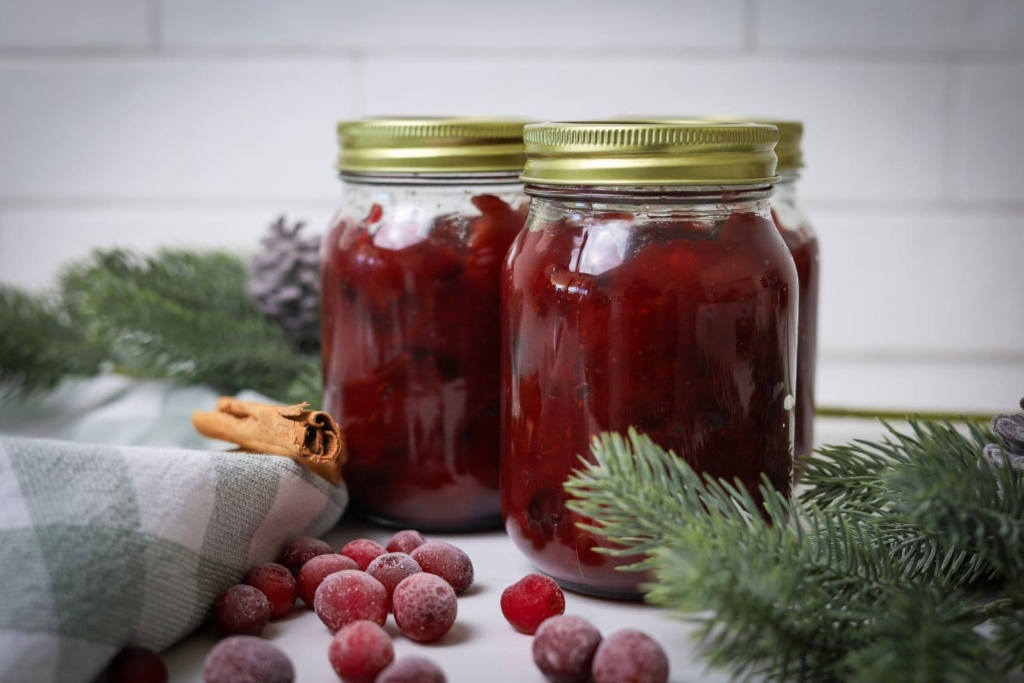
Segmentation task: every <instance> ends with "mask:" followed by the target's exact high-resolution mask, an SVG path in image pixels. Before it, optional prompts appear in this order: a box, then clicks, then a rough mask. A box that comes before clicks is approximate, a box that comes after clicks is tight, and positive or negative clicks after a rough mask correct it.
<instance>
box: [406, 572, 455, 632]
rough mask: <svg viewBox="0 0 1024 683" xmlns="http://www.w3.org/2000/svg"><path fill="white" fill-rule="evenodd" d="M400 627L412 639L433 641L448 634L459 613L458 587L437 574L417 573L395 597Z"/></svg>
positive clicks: (407, 579)
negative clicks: (454, 586)
mask: <svg viewBox="0 0 1024 683" xmlns="http://www.w3.org/2000/svg"><path fill="white" fill-rule="evenodd" d="M391 609H392V610H393V611H394V613H395V623H396V624H398V629H399V630H400V631H401V632H402V633H403V634H405V635H406V636H407V637H408V638H411V639H412V640H415V641H418V642H420V643H429V642H432V641H435V640H437V639H438V638H440V637H442V636H443V635H444V634H446V633H448V631H449V629H451V627H452V624H454V623H455V617H456V615H457V614H458V612H459V603H458V598H456V597H455V590H454V589H453V588H452V587H451V586H450V585H449V584H448V582H447V581H445V580H444V579H442V578H441V577H440V576H435V575H434V574H423V573H421V574H413V575H412V576H410V577H408V578H406V579H404V580H403V581H402V582H401V583H399V584H398V586H397V587H396V588H395V592H394V595H392V597H391Z"/></svg>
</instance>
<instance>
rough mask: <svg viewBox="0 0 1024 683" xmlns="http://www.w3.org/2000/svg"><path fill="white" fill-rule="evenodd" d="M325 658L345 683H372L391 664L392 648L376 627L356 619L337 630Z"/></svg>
mask: <svg viewBox="0 0 1024 683" xmlns="http://www.w3.org/2000/svg"><path fill="white" fill-rule="evenodd" d="M327 658H328V659H329V660H330V661H331V666H332V667H333V668H334V672H335V673H336V674H338V676H340V677H341V680H343V681H345V683H374V681H375V680H376V679H377V674H379V673H380V672H381V670H382V669H384V667H386V666H387V665H388V664H390V663H391V662H392V661H393V660H394V658H395V647H394V645H392V643H391V636H389V635H388V632H387V631H385V630H384V629H383V628H381V627H380V625H379V624H375V623H374V622H372V621H366V620H365V619H360V620H359V621H353V622H352V623H350V624H346V625H345V626H342V627H341V628H340V629H338V632H337V633H335V634H334V640H332V641H331V646H330V647H329V648H328V649H327Z"/></svg>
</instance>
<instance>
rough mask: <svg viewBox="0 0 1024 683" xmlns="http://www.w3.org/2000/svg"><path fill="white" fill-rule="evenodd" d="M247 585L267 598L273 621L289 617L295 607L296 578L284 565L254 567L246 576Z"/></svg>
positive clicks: (273, 564) (272, 564)
mask: <svg viewBox="0 0 1024 683" xmlns="http://www.w3.org/2000/svg"><path fill="white" fill-rule="evenodd" d="M245 583H246V584H247V585H250V586H252V587H253V588H255V589H256V590H258V591H259V592H260V593H263V595H265V596H267V600H269V601H270V618H271V619H280V618H281V617H286V616H288V613H289V612H291V611H292V607H294V606H295V596H296V592H297V587H296V584H295V577H294V576H292V573H291V572H290V571H288V568H287V567H285V566H284V565H280V564H275V563H273V562H270V563H267V564H261V565H259V566H258V567H253V568H252V569H251V570H249V573H248V574H247V575H246V577H245Z"/></svg>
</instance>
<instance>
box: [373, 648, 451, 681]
mask: <svg viewBox="0 0 1024 683" xmlns="http://www.w3.org/2000/svg"><path fill="white" fill-rule="evenodd" d="M447 682H448V679H447V678H445V676H444V671H441V667H439V666H438V665H437V664H434V662H432V661H431V660H429V659H427V658H426V657H417V656H416V655H409V656H408V657H402V658H401V659H396V660H395V661H394V662H392V663H391V664H390V665H388V668H386V669H384V670H383V671H381V672H380V676H378V677H377V683H447Z"/></svg>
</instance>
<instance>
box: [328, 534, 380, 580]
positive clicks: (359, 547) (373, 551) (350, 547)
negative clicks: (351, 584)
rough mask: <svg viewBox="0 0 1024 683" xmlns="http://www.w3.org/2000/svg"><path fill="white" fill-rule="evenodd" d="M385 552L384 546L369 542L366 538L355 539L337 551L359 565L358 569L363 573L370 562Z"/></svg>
mask: <svg viewBox="0 0 1024 683" xmlns="http://www.w3.org/2000/svg"><path fill="white" fill-rule="evenodd" d="M386 552H387V551H386V550H384V546H382V545H381V544H380V543H377V541H371V540H370V539H368V538H357V539H356V540H354V541H349V542H348V543H346V544H345V547H344V548H342V549H341V550H339V551H338V554H340V555H344V556H345V557H351V558H352V559H353V560H355V561H356V564H358V565H359V568H360V569H362V570H363V571H364V572H365V571H366V568H367V567H369V566H370V563H371V562H373V561H374V560H375V559H376V558H378V557H380V556H381V555H383V554H384V553H386Z"/></svg>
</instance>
